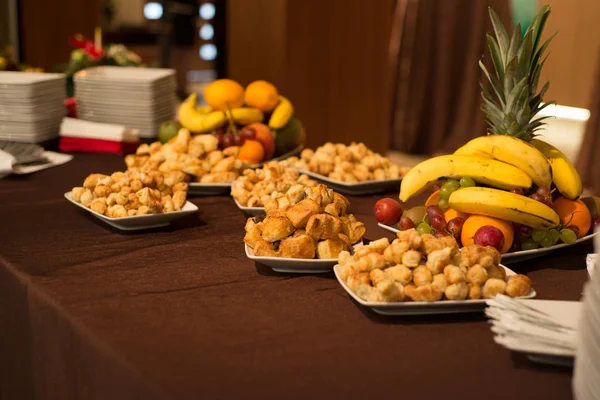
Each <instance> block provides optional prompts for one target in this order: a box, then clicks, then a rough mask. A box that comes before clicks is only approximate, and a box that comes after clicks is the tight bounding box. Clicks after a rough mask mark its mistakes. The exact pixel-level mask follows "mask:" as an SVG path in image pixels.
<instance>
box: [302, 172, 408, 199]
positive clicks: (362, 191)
mask: <svg viewBox="0 0 600 400" xmlns="http://www.w3.org/2000/svg"><path fill="white" fill-rule="evenodd" d="M298 172H300V173H301V174H306V175H308V176H310V177H311V178H313V179H315V180H317V181H319V182H321V183H324V184H326V185H327V186H328V187H330V188H331V189H333V190H335V191H336V192H338V193H342V194H347V195H350V196H362V195H367V194H377V193H385V192H393V191H395V192H399V191H400V182H402V179H401V178H397V179H385V180H380V181H366V182H358V183H346V182H341V181H336V180H333V179H329V178H328V177H326V176H324V175H321V174H316V173H314V172H310V171H305V170H302V169H298Z"/></svg>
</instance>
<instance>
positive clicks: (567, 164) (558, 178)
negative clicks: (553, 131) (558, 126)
mask: <svg viewBox="0 0 600 400" xmlns="http://www.w3.org/2000/svg"><path fill="white" fill-rule="evenodd" d="M531 144H532V145H533V146H534V147H535V148H536V149H538V150H539V151H540V152H541V153H542V154H543V155H544V156H545V157H546V158H547V159H548V160H549V161H550V166H551V167H552V182H554V185H555V186H556V189H558V191H559V192H560V194H562V195H563V196H564V197H566V198H568V199H571V200H575V199H577V198H579V196H581V193H582V192H583V184H582V183H581V177H580V176H579V174H578V173H577V170H576V169H575V166H574V165H573V163H572V162H571V161H570V160H569V159H568V158H567V157H566V156H565V155H564V154H563V153H562V152H561V151H560V150H558V149H557V148H556V147H554V146H552V145H551V144H549V143H547V142H543V141H541V140H538V139H533V140H531Z"/></svg>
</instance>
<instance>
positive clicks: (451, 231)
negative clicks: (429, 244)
mask: <svg viewBox="0 0 600 400" xmlns="http://www.w3.org/2000/svg"><path fill="white" fill-rule="evenodd" d="M464 223H465V220H464V219H463V218H460V217H456V218H454V219H451V220H450V221H448V222H446V217H445V216H444V210H442V209H441V207H439V206H428V207H427V208H426V213H425V215H424V216H423V218H422V219H421V220H420V221H417V224H415V221H413V220H412V219H411V218H410V217H408V216H406V215H405V216H402V218H400V222H399V224H398V228H399V229H400V230H401V231H405V230H408V229H412V228H415V226H416V229H417V232H419V233H420V234H421V235H425V234H432V235H434V236H435V237H438V238H439V237H442V236H450V235H452V236H454V238H455V239H456V240H459V239H460V233H461V231H462V226H463V224H464Z"/></svg>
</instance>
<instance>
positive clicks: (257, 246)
mask: <svg viewBox="0 0 600 400" xmlns="http://www.w3.org/2000/svg"><path fill="white" fill-rule="evenodd" d="M252 250H253V251H254V255H255V256H259V257H277V252H276V251H275V248H274V247H273V244H272V243H269V242H267V241H265V240H263V239H260V240H258V241H256V242H255V243H254V248H253V249H252Z"/></svg>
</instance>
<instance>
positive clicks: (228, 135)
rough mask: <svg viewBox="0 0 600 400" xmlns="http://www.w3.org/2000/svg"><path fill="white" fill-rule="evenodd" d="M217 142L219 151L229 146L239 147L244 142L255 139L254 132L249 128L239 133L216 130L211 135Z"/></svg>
mask: <svg viewBox="0 0 600 400" xmlns="http://www.w3.org/2000/svg"><path fill="white" fill-rule="evenodd" d="M212 135H213V136H214V137H216V138H217V139H218V140H219V149H220V150H223V149H226V148H227V147H231V146H241V145H243V144H244V142H246V140H252V139H255V138H256V131H255V130H254V129H252V128H250V127H247V126H246V127H244V128H242V129H241V130H240V131H239V132H233V133H232V132H225V131H224V130H223V129H217V130H216V131H214V132H213V133H212Z"/></svg>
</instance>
